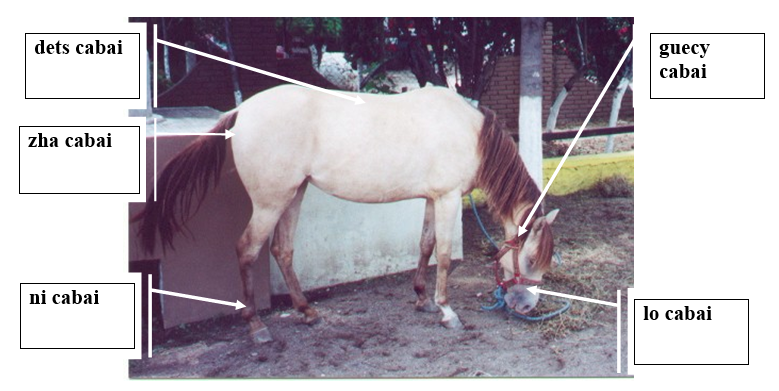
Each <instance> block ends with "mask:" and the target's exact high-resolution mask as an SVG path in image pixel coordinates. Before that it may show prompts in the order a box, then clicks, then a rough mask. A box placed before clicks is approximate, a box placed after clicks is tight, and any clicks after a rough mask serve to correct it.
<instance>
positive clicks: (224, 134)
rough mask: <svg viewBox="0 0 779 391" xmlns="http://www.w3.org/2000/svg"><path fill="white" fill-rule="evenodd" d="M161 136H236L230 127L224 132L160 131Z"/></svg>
mask: <svg viewBox="0 0 779 391" xmlns="http://www.w3.org/2000/svg"><path fill="white" fill-rule="evenodd" d="M159 135H160V136H224V138H225V140H227V139H229V138H230V137H233V136H235V133H233V132H231V131H230V129H225V132H224V133H159Z"/></svg>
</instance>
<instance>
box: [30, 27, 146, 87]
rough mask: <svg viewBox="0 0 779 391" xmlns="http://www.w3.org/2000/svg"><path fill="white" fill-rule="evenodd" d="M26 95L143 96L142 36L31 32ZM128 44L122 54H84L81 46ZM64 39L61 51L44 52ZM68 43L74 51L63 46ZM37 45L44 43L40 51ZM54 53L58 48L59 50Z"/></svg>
mask: <svg viewBox="0 0 779 391" xmlns="http://www.w3.org/2000/svg"><path fill="white" fill-rule="evenodd" d="M24 40H25V50H24V97H25V99H140V98H141V58H142V56H141V52H140V50H141V34H139V33H46V34H39V33H26V34H25V35H24ZM120 40H121V41H122V42H121V45H122V47H121V48H122V54H78V53H76V47H77V45H93V46H95V47H97V46H98V45H97V44H98V43H99V44H102V45H108V44H117V43H118V42H119V41H120ZM41 41H43V47H45V46H47V45H56V44H57V43H58V42H59V43H60V49H61V50H60V54H57V53H51V54H49V53H45V54H38V53H37V51H41V50H40V47H41V46H40V45H41ZM64 44H68V53H67V54H64V53H62V52H63V50H62V47H63V45H64ZM36 47H39V48H38V50H37V51H36ZM53 51H56V49H54V50H53Z"/></svg>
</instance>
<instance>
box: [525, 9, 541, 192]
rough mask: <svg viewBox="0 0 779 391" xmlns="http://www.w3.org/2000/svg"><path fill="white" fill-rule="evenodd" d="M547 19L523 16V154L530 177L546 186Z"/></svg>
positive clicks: (539, 184)
mask: <svg viewBox="0 0 779 391" xmlns="http://www.w3.org/2000/svg"><path fill="white" fill-rule="evenodd" d="M543 32H544V18H522V36H521V42H520V54H519V56H520V59H521V65H520V69H519V84H520V87H519V155H520V156H521V157H522V160H523V162H524V163H525V167H527V170H528V172H529V173H530V176H531V177H532V178H533V180H534V181H535V182H536V184H537V185H538V187H539V189H542V188H543V187H544V183H543V181H544V172H543V140H542V137H541V133H542V129H543V124H542V123H543V120H542V111H543V106H542V104H543V78H542V75H541V72H542V66H541V65H542V50H541V41H542V35H543Z"/></svg>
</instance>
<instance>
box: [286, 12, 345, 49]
mask: <svg viewBox="0 0 779 391" xmlns="http://www.w3.org/2000/svg"><path fill="white" fill-rule="evenodd" d="M341 31H342V25H341V18H276V32H277V36H278V37H279V38H281V39H279V40H278V41H279V42H285V41H286V39H285V36H292V37H296V38H301V39H303V41H304V42H305V43H306V44H307V45H315V46H317V48H320V47H322V46H323V45H327V46H328V47H329V48H330V50H331V51H332V50H337V47H338V46H340V40H341Z"/></svg>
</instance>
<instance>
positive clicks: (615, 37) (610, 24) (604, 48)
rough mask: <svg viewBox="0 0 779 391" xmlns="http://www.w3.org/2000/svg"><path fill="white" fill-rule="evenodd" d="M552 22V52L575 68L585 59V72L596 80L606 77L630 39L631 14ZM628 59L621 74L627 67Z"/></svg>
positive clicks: (631, 28)
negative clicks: (562, 56)
mask: <svg viewBox="0 0 779 391" xmlns="http://www.w3.org/2000/svg"><path fill="white" fill-rule="evenodd" d="M553 26H554V38H553V49H554V51H555V53H558V54H565V55H567V56H568V58H569V59H571V61H572V62H573V63H574V65H575V66H576V67H577V68H581V67H582V65H583V63H586V68H587V71H586V72H585V76H587V77H589V78H590V79H592V80H595V81H596V82H598V83H599V84H604V83H605V82H606V81H608V80H609V77H611V73H612V72H614V68H615V67H616V66H617V64H618V63H619V60H620V58H622V54H623V53H625V50H626V49H627V48H628V45H629V44H630V41H631V40H632V39H633V18H628V17H616V18H554V19H553ZM580 39H581V46H580V42H579V41H580ZM582 47H583V49H584V51H583V52H582ZM629 60H630V59H628V61H626V64H625V65H623V67H622V72H623V74H624V73H626V72H630V71H631V68H632V67H631V63H630V61H629Z"/></svg>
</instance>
